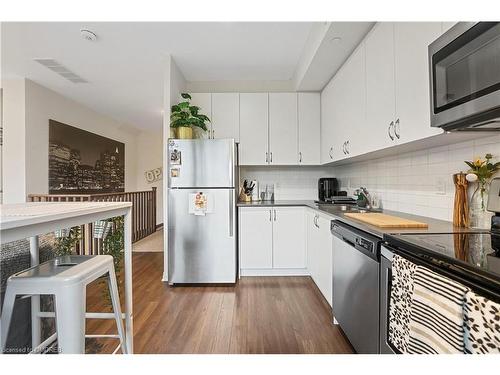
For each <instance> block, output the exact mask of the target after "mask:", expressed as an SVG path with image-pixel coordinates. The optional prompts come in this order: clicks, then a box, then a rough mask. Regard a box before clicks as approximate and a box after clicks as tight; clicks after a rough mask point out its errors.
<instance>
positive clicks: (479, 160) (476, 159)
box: [474, 158, 484, 167]
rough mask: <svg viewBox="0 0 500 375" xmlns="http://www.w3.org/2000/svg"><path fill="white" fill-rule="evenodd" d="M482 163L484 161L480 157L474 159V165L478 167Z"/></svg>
mask: <svg viewBox="0 0 500 375" xmlns="http://www.w3.org/2000/svg"><path fill="white" fill-rule="evenodd" d="M483 163H484V161H483V160H482V159H481V158H475V159H474V166H476V167H480V166H481V165H483Z"/></svg>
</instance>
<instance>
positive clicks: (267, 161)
mask: <svg viewBox="0 0 500 375" xmlns="http://www.w3.org/2000/svg"><path fill="white" fill-rule="evenodd" d="M266 163H269V156H268V153H267V152H266Z"/></svg>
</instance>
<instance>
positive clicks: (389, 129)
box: [387, 121, 394, 141]
mask: <svg viewBox="0 0 500 375" xmlns="http://www.w3.org/2000/svg"><path fill="white" fill-rule="evenodd" d="M391 128H393V129H394V121H391V123H390V124H389V127H388V128H387V134H389V138H390V139H391V141H394V137H393V136H392V135H391Z"/></svg>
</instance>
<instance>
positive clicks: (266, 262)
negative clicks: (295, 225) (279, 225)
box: [239, 207, 273, 269]
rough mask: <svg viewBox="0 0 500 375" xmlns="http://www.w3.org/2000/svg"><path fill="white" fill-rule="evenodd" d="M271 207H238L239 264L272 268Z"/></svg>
mask: <svg viewBox="0 0 500 375" xmlns="http://www.w3.org/2000/svg"><path fill="white" fill-rule="evenodd" d="M272 214H273V212H272V208H268V207H266V208H255V207H251V208H246V209H245V208H240V234H239V235H240V266H241V268H242V269H270V268H273V248H272V246H273V222H272V219H273V215H272Z"/></svg>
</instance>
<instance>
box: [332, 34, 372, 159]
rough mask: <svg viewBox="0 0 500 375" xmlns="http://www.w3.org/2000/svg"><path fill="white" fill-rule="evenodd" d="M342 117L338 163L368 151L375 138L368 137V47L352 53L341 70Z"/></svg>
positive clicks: (337, 138) (338, 139) (339, 126)
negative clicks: (366, 128) (366, 55)
mask: <svg viewBox="0 0 500 375" xmlns="http://www.w3.org/2000/svg"><path fill="white" fill-rule="evenodd" d="M339 79H340V82H339V88H340V90H339V91H340V94H339V95H340V96H341V97H340V98H339V99H338V100H339V105H338V107H339V112H340V113H339V115H338V116H337V117H338V118H339V120H338V123H337V124H336V125H335V129H336V134H338V136H337V137H336V141H337V143H336V147H334V158H335V159H336V160H339V159H343V158H347V157H351V156H355V155H358V154H362V153H364V152H366V150H368V149H369V148H370V147H371V136H370V134H366V133H365V130H364V127H365V126H366V80H365V45H364V43H361V45H360V46H359V47H358V48H357V49H356V50H355V51H354V52H353V53H352V55H351V56H350V57H349V59H348V61H347V62H346V64H345V66H344V67H343V68H342V70H341V71H340V77H339Z"/></svg>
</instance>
